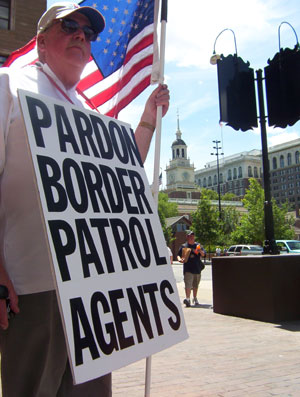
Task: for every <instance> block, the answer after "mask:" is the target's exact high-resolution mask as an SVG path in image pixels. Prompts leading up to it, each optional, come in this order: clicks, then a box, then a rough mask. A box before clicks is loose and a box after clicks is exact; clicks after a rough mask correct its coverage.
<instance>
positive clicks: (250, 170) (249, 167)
mask: <svg viewBox="0 0 300 397" xmlns="http://www.w3.org/2000/svg"><path fill="white" fill-rule="evenodd" d="M248 176H249V177H252V176H253V174H252V167H251V165H249V166H248Z"/></svg>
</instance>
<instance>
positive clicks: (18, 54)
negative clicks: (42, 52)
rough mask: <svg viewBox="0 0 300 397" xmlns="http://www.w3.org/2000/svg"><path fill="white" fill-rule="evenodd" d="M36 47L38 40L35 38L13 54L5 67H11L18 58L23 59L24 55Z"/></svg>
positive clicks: (5, 63)
mask: <svg viewBox="0 0 300 397" xmlns="http://www.w3.org/2000/svg"><path fill="white" fill-rule="evenodd" d="M35 45H36V39H35V37H34V38H33V39H31V40H30V41H29V42H28V43H27V44H25V45H24V47H22V48H19V49H18V50H16V51H14V52H12V53H11V54H10V56H9V57H8V58H7V60H6V61H5V62H4V64H3V66H6V67H8V66H10V65H11V64H12V63H13V62H14V61H15V60H16V59H17V58H19V57H21V56H22V55H26V54H27V53H28V52H30V51H32V50H33V49H34V47H35Z"/></svg>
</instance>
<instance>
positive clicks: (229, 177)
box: [227, 170, 232, 181]
mask: <svg viewBox="0 0 300 397" xmlns="http://www.w3.org/2000/svg"><path fill="white" fill-rule="evenodd" d="M231 179H232V176H231V170H228V178H227V180H228V181H231Z"/></svg>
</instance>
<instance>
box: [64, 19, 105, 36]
mask: <svg viewBox="0 0 300 397" xmlns="http://www.w3.org/2000/svg"><path fill="white" fill-rule="evenodd" d="M59 22H60V24H61V25H60V26H61V29H62V31H63V32H65V33H67V34H74V33H75V32H77V30H78V29H81V30H82V31H83V33H84V36H85V39H86V40H87V41H95V40H96V39H97V36H98V33H97V32H95V31H94V29H92V28H91V27H90V26H86V25H85V26H80V25H79V23H78V22H76V21H74V20H73V19H68V18H61V19H59Z"/></svg>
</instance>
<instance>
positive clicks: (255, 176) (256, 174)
mask: <svg viewBox="0 0 300 397" xmlns="http://www.w3.org/2000/svg"><path fill="white" fill-rule="evenodd" d="M254 178H258V171H257V167H254Z"/></svg>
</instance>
